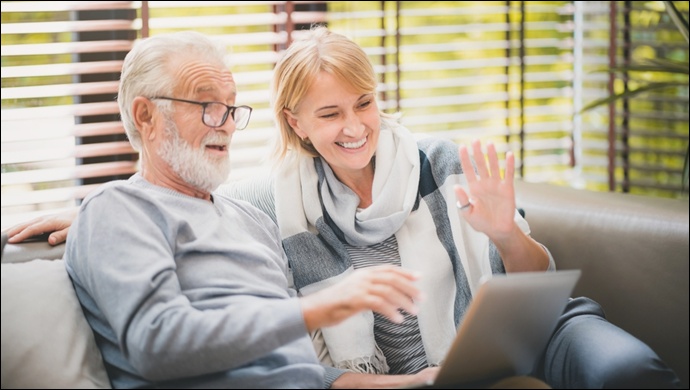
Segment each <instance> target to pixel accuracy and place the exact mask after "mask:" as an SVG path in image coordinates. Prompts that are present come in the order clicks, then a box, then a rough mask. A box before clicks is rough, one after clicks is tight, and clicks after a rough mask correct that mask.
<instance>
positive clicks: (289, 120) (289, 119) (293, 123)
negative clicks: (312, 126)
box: [283, 108, 307, 139]
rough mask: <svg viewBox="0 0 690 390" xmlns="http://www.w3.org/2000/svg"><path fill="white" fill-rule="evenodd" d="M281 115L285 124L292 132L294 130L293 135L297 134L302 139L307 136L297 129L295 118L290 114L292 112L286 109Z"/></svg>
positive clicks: (297, 122) (297, 123)
mask: <svg viewBox="0 0 690 390" xmlns="http://www.w3.org/2000/svg"><path fill="white" fill-rule="evenodd" d="M283 115H285V119H286V120H287V123H288V124H289V125H290V127H292V130H294V132H295V134H297V136H298V137H300V138H302V139H304V138H306V137H307V135H306V134H305V133H304V132H303V131H302V129H300V127H299V121H298V120H297V117H295V115H294V114H293V113H292V111H290V110H288V109H287V108H283Z"/></svg>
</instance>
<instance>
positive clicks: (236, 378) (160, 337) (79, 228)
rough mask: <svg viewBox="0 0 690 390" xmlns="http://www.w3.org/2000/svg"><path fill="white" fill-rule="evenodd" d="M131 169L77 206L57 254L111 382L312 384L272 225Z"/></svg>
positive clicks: (241, 208)
mask: <svg viewBox="0 0 690 390" xmlns="http://www.w3.org/2000/svg"><path fill="white" fill-rule="evenodd" d="M213 200H214V202H213V203H211V202H208V201H203V200H200V199H196V198H192V197H188V196H186V195H182V194H180V193H177V192H175V191H172V190H169V189H166V188H162V187H158V186H154V185H152V184H150V183H149V182H147V181H146V180H144V179H143V177H142V176H140V175H139V174H136V175H134V176H133V177H132V178H130V179H129V180H128V181H117V182H111V183H108V184H106V185H104V186H102V187H101V188H100V189H99V190H97V191H96V192H95V193H94V194H92V195H91V196H89V197H88V198H87V199H86V200H85V201H84V203H83V204H82V207H81V210H80V214H79V216H78V217H77V219H76V220H75V222H74V224H73V225H72V228H71V230H70V234H69V237H68V240H67V248H66V252H65V262H66V265H67V271H68V273H69V275H70V277H71V278H72V282H73V283H74V286H75V289H76V291H77V296H78V298H79V301H80V302H81V305H82V307H83V310H84V313H85V315H86V318H87V320H88V322H89V324H90V325H91V328H92V329H93V330H94V334H95V336H96V340H97V343H98V346H99V348H100V350H101V353H102V354H103V359H104V361H105V364H106V368H107V370H108V375H109V377H110V380H111V383H112V385H113V386H114V387H139V386H147V387H148V386H153V387H226V388H249V387H251V388H284V387H289V388H301V387H302V388H321V387H323V386H324V369H323V367H322V366H321V365H320V364H319V361H318V359H317V357H316V354H315V352H314V349H313V347H312V344H311V340H310V338H309V336H308V334H307V331H306V327H305V324H304V320H303V317H302V312H301V309H300V306H299V302H298V299H297V298H296V294H295V292H294V290H292V289H290V288H289V287H288V268H287V260H286V258H285V255H284V252H283V250H282V248H281V246H280V236H279V233H278V229H277V227H276V226H275V224H274V223H273V222H272V221H271V220H270V218H269V217H267V216H266V215H265V214H264V213H262V212H261V211H259V210H258V209H256V208H254V207H253V206H251V205H249V204H248V203H245V202H242V201H238V200H232V199H230V198H227V197H224V196H222V195H214V199H213Z"/></svg>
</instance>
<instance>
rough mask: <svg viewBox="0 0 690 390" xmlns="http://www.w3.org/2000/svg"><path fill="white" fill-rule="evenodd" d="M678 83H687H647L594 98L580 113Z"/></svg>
mask: <svg viewBox="0 0 690 390" xmlns="http://www.w3.org/2000/svg"><path fill="white" fill-rule="evenodd" d="M679 85H688V83H687V82H685V83H679V82H665V83H649V84H647V85H644V86H642V87H639V88H637V89H634V90H632V91H625V92H622V93H618V94H615V95H611V96H607V97H605V98H602V99H598V100H595V101H593V102H591V103H589V104H588V105H586V106H585V107H584V108H583V109H582V110H581V111H580V113H583V112H585V111H589V110H591V109H593V108H595V107H599V106H602V105H605V104H609V103H612V102H615V101H616V100H620V99H630V98H632V97H635V96H637V95H639V94H641V93H643V92H649V91H653V90H657V89H664V88H671V87H677V86H679Z"/></svg>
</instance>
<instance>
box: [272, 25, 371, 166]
mask: <svg viewBox="0 0 690 390" xmlns="http://www.w3.org/2000/svg"><path fill="white" fill-rule="evenodd" d="M321 72H328V73H329V74H331V75H333V76H334V77H335V78H337V79H339V80H341V81H342V82H344V83H348V84H349V85H350V86H351V87H352V88H353V90H354V91H355V92H356V93H361V94H367V93H375V92H376V86H377V84H378V83H377V80H376V73H375V72H374V67H373V65H372V64H371V61H369V57H368V56H367V54H366V53H365V52H364V50H362V48H361V47H360V46H359V45H357V44H356V43H355V42H353V41H352V40H350V39H349V38H347V37H345V36H344V35H340V34H337V33H334V32H331V31H329V30H328V29H327V28H326V27H323V26H316V27H314V28H312V29H311V30H309V31H308V32H305V33H304V35H303V36H301V37H300V38H299V39H297V40H295V41H294V42H292V44H291V45H290V47H289V48H288V49H287V50H286V51H285V53H284V55H283V57H282V58H281V59H280V60H279V61H278V63H277V64H276V67H275V70H274V73H273V80H272V82H271V106H272V107H273V114H274V116H275V119H276V122H277V124H278V129H279V131H280V134H279V137H278V140H277V142H276V145H275V150H274V157H275V158H276V159H277V160H282V159H283V158H285V156H286V155H287V154H288V152H289V151H290V150H291V149H292V150H296V151H298V152H300V153H306V154H307V155H310V156H313V157H316V156H318V155H319V153H318V152H317V151H316V149H315V148H314V146H313V145H312V144H311V143H309V142H308V141H304V140H302V139H300V138H299V136H298V135H297V134H296V133H295V131H294V130H293V129H292V127H291V126H290V124H289V123H288V121H287V118H286V115H285V113H284V112H283V110H284V109H288V110H290V111H291V112H293V113H297V112H298V111H299V108H300V107H299V105H300V103H301V102H302V100H303V99H304V96H305V95H306V94H307V91H308V90H309V88H310V87H311V86H312V84H313V83H314V80H316V77H317V76H318V75H319V73H321Z"/></svg>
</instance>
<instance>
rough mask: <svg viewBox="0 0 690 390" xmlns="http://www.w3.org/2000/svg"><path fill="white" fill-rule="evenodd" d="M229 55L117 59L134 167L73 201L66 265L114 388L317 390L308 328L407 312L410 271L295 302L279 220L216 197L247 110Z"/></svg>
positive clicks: (161, 50) (168, 51)
mask: <svg viewBox="0 0 690 390" xmlns="http://www.w3.org/2000/svg"><path fill="white" fill-rule="evenodd" d="M224 59H225V52H224V51H223V50H222V49H219V48H218V47H217V46H216V45H214V44H213V43H212V42H211V41H209V40H208V39H207V38H206V37H205V36H203V35H201V34H198V33H193V32H184V33H177V34H171V35H162V36H156V37H153V38H148V39H145V40H142V41H140V42H139V43H138V44H137V45H136V46H135V47H134V49H133V50H132V51H131V52H130V53H129V54H128V55H127V57H126V58H125V62H124V66H123V70H122V77H121V83H120V90H119V98H118V101H119V105H120V110H121V113H122V120H123V122H124V126H125V129H126V131H127V134H128V136H129V139H130V142H131V143H132V145H133V147H134V148H135V149H137V150H139V151H140V152H141V163H142V164H141V171H140V172H139V173H137V174H135V175H134V176H132V177H131V178H130V179H129V180H127V181H116V182H111V183H108V184H105V185H103V186H102V187H101V188H100V189H98V190H97V191H96V192H95V193H93V194H91V195H90V196H89V197H88V198H87V199H86V200H85V201H84V202H83V204H82V206H81V208H80V211H79V215H78V217H77V219H76V220H75V222H74V224H73V227H72V229H71V231H70V235H69V237H68V239H67V248H66V252H65V261H66V264H67V269H68V273H69V275H70V277H71V278H72V281H73V284H74V286H75V289H76V291H77V296H78V297H79V300H80V302H81V304H82V307H83V309H84V312H85V314H86V317H87V319H88V322H89V324H90V325H91V327H92V329H93V331H94V334H95V335H96V340H97V343H98V346H99V348H100V350H101V352H102V354H103V357H104V360H105V364H106V367H107V370H108V375H109V377H110V380H111V383H112V385H113V386H114V387H140V386H146V387H151V386H153V387H161V386H162V387H173V386H174V387H216V386H217V387H226V388H247V387H257V388H271V387H291V388H299V387H304V388H321V387H324V386H329V385H331V382H332V381H333V380H336V379H337V378H338V377H337V375H336V376H331V377H328V376H327V375H325V374H324V368H323V367H322V366H321V365H320V364H319V360H318V359H317V356H316V354H315V352H314V349H313V347H312V344H311V339H310V337H309V334H308V332H309V331H312V330H315V329H317V328H319V327H322V326H329V325H334V324H336V323H338V322H340V321H342V320H344V319H346V318H347V317H350V316H352V315H355V314H357V313H360V312H362V311H364V310H375V311H378V312H380V313H382V314H384V315H386V316H388V317H389V318H391V320H393V321H397V320H399V319H400V313H399V310H400V309H403V310H406V311H408V312H411V313H414V312H415V306H414V303H413V300H414V299H416V298H418V294H419V291H418V290H417V288H416V287H414V280H415V278H416V275H413V274H410V273H408V272H406V271H403V270H402V269H400V268H397V269H396V268H379V269H376V270H373V271H367V272H361V273H354V274H353V275H351V277H349V278H347V279H345V280H343V281H342V282H341V283H340V284H337V285H335V286H333V287H332V288H330V289H328V290H326V291H324V292H323V293H320V294H316V295H311V296H309V297H303V298H298V297H296V294H295V292H294V291H293V290H292V289H290V288H289V283H288V277H287V275H288V267H287V261H286V258H285V255H284V253H283V251H282V247H281V245H280V236H279V233H278V229H277V227H276V226H275V224H274V223H273V222H272V221H271V220H270V218H269V217H268V216H266V215H265V214H263V213H262V212H261V211H259V210H258V209H256V208H254V207H253V206H251V205H249V204H248V203H244V202H242V201H237V200H232V199H229V198H226V197H223V196H221V195H214V194H213V193H212V191H214V190H215V189H216V187H217V186H218V185H219V184H221V183H222V182H223V181H224V180H225V179H226V178H227V176H228V172H229V168H230V167H229V159H228V153H229V144H230V140H231V138H232V134H233V132H234V131H235V130H238V129H242V128H244V127H245V126H247V123H248V121H249V117H250V114H251V111H252V109H251V108H250V107H247V106H235V105H234V104H235V98H236V88H235V82H234V80H233V75H232V74H231V73H230V72H229V71H228V70H227V66H226V64H225V62H224Z"/></svg>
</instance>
